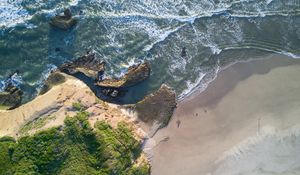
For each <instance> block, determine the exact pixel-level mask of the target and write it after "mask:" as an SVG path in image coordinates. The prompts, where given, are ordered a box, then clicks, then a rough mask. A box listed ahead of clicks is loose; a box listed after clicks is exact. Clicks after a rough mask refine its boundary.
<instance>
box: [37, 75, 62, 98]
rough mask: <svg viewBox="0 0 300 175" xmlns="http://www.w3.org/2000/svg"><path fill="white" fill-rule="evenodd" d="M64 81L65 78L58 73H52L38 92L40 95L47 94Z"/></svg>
mask: <svg viewBox="0 0 300 175" xmlns="http://www.w3.org/2000/svg"><path fill="white" fill-rule="evenodd" d="M65 81H66V77H65V76H64V75H63V74H62V73H60V72H58V71H55V72H52V73H51V74H50V76H49V77H48V78H47V79H46V81H45V82H44V85H43V87H42V88H41V90H40V95H42V94H45V93H46V92H48V91H49V90H50V89H51V88H52V87H53V86H56V85H58V84H61V83H64V82H65Z"/></svg>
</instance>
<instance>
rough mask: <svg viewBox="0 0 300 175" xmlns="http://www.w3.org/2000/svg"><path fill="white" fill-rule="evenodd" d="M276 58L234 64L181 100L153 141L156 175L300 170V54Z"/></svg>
mask: <svg viewBox="0 0 300 175" xmlns="http://www.w3.org/2000/svg"><path fill="white" fill-rule="evenodd" d="M271 57H272V58H270V59H263V60H254V61H250V62H247V63H237V64H235V65H233V66H230V67H229V68H227V69H225V70H222V71H220V72H219V74H218V77H217V78H216V79H215V80H214V81H213V82H212V83H211V84H210V85H209V86H208V88H207V89H206V90H205V91H204V92H203V93H200V94H195V95H192V96H191V97H190V98H188V99H186V100H184V101H182V102H180V103H179V104H178V107H177V109H176V111H175V113H174V115H173V117H172V119H171V121H170V123H169V125H168V126H167V127H166V128H164V129H162V130H160V131H159V132H158V133H157V134H156V135H155V137H154V138H153V139H154V141H152V142H151V143H152V144H151V145H150V144H149V145H150V147H153V148H152V150H150V152H152V153H153V157H152V175H238V174H239V175H241V174H242V175H250V174H255V175H274V174H276V175H277V174H278V175H279V174H280V175H292V174H299V173H300V164H299V162H300V154H299V153H300V117H299V115H300V93H299V91H300V76H299V75H300V60H296V59H289V58H287V57H286V56H281V55H273V56H271ZM179 121H180V122H179Z"/></svg>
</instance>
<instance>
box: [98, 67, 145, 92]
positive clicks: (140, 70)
mask: <svg viewBox="0 0 300 175" xmlns="http://www.w3.org/2000/svg"><path fill="white" fill-rule="evenodd" d="M149 76H150V64H149V63H148V62H145V63H143V64H138V65H134V66H131V67H129V69H128V71H127V73H126V74H125V75H124V76H123V77H121V78H119V79H104V80H102V81H99V82H98V83H97V85H98V86H100V87H108V88H126V87H130V86H133V85H136V84H138V83H140V82H142V81H144V80H145V79H147V78H148V77H149Z"/></svg>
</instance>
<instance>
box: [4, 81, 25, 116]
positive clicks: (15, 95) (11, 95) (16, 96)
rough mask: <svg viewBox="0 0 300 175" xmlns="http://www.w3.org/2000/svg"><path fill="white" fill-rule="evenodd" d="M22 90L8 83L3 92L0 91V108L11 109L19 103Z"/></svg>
mask: <svg viewBox="0 0 300 175" xmlns="http://www.w3.org/2000/svg"><path fill="white" fill-rule="evenodd" d="M22 95H23V92H22V91H21V89H20V88H18V87H16V86H14V85H13V84H12V83H8V84H7V85H6V87H5V89H4V92H0V109H3V110H7V109H13V108H16V107H18V106H19V105H21V102H22Z"/></svg>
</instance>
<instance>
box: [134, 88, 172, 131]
mask: <svg viewBox="0 0 300 175" xmlns="http://www.w3.org/2000/svg"><path fill="white" fill-rule="evenodd" d="M176 104H177V103H176V94H175V91H173V90H172V89H171V88H170V87H168V86H167V85H164V84H163V85H162V86H161V87H160V88H159V90H157V91H156V92H154V93H153V94H150V95H148V96H146V97H145V98H144V99H143V100H142V101H140V102H138V103H137V104H136V105H135V106H134V109H135V111H136V112H137V114H138V118H139V119H140V120H141V121H143V122H144V123H145V124H146V125H148V126H149V127H150V128H151V131H150V133H152V134H150V133H149V135H154V134H155V132H156V131H157V130H158V129H160V128H162V127H165V126H166V125H167V124H168V122H169V120H170V118H171V116H172V115H173V111H174V109H175V108H176Z"/></svg>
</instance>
